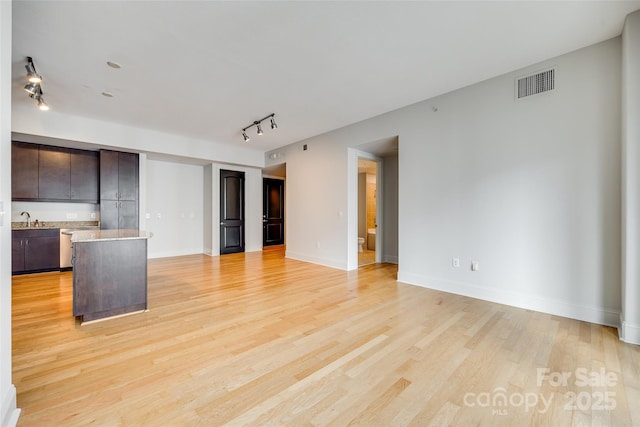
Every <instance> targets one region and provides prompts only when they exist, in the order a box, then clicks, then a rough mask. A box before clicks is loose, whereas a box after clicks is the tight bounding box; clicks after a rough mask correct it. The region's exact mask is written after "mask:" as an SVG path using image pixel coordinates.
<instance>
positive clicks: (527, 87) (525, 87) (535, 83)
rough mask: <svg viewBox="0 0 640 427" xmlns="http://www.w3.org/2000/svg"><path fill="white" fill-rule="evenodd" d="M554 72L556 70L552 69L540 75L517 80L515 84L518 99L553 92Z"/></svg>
mask: <svg viewBox="0 0 640 427" xmlns="http://www.w3.org/2000/svg"><path fill="white" fill-rule="evenodd" d="M555 71H556V70H555V69H554V68H552V69H550V70H547V71H542V72H540V73H536V74H533V75H530V76H527V77H523V78H521V79H518V81H517V82H516V83H517V88H516V89H517V94H518V99H520V98H524V97H526V96H531V95H535V94H538V93H542V92H548V91H550V90H553V89H554V88H555V83H556V82H555V76H556V73H555Z"/></svg>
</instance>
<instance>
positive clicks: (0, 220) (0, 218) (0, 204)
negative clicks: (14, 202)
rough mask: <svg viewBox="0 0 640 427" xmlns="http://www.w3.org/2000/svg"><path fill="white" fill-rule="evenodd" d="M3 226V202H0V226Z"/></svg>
mask: <svg viewBox="0 0 640 427" xmlns="http://www.w3.org/2000/svg"><path fill="white" fill-rule="evenodd" d="M3 226H4V202H0V227H3Z"/></svg>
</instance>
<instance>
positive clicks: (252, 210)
mask: <svg viewBox="0 0 640 427" xmlns="http://www.w3.org/2000/svg"><path fill="white" fill-rule="evenodd" d="M221 169H226V170H233V171H238V172H244V173H245V175H244V192H245V204H244V210H245V222H244V226H245V252H255V251H261V250H262V169H257V168H251V167H244V166H237V165H227V164H221V163H212V164H211V165H210V166H207V169H206V170H207V172H206V174H205V176H206V177H207V179H208V180H209V181H207V182H206V183H205V185H204V188H205V189H207V190H206V191H207V192H208V194H207V196H205V198H209V197H210V201H211V206H210V207H207V208H206V212H207V215H210V217H205V221H206V222H208V223H209V224H211V228H210V232H211V234H210V236H206V237H205V238H204V241H205V242H207V243H210V247H209V245H208V244H207V246H205V249H204V252H205V253H206V254H209V255H212V256H218V255H220V226H219V224H220V170H221Z"/></svg>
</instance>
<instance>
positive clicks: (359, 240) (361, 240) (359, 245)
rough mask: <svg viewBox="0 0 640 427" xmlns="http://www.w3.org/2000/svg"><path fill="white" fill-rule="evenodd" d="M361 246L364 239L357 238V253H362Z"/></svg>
mask: <svg viewBox="0 0 640 427" xmlns="http://www.w3.org/2000/svg"><path fill="white" fill-rule="evenodd" d="M362 245H364V237H358V252H362Z"/></svg>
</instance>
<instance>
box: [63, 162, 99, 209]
mask: <svg viewBox="0 0 640 427" xmlns="http://www.w3.org/2000/svg"><path fill="white" fill-rule="evenodd" d="M69 155H70V158H69V164H70V170H71V172H70V175H71V176H70V177H71V189H70V190H71V191H70V198H71V200H91V201H95V202H94V203H97V202H98V186H99V185H98V184H99V183H98V179H99V176H100V173H99V170H100V153H98V152H97V151H85V150H69Z"/></svg>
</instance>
